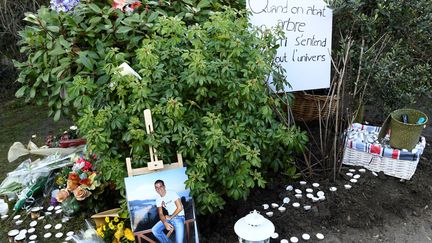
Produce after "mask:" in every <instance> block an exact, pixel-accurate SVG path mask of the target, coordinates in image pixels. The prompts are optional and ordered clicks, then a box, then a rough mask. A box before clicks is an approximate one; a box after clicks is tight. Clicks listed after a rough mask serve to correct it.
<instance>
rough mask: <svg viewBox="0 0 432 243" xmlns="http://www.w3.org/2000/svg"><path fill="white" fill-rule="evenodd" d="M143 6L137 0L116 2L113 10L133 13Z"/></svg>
mask: <svg viewBox="0 0 432 243" xmlns="http://www.w3.org/2000/svg"><path fill="white" fill-rule="evenodd" d="M141 5H142V4H141V2H140V1H136V0H114V2H113V8H115V9H120V10H121V11H126V12H132V11H134V10H135V9H136V8H139V7H140V6H141Z"/></svg>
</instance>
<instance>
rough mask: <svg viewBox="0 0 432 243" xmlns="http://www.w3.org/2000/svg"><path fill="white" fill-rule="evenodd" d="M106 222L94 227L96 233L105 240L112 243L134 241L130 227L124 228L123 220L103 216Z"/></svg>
mask: <svg viewBox="0 0 432 243" xmlns="http://www.w3.org/2000/svg"><path fill="white" fill-rule="evenodd" d="M105 222H106V224H104V225H102V226H100V227H99V228H97V229H96V232H97V234H98V235H99V236H100V237H101V238H102V239H103V240H104V241H105V242H112V243H126V242H135V236H134V234H133V232H132V230H131V229H130V228H125V226H124V220H121V219H119V217H114V219H112V220H110V218H109V217H105Z"/></svg>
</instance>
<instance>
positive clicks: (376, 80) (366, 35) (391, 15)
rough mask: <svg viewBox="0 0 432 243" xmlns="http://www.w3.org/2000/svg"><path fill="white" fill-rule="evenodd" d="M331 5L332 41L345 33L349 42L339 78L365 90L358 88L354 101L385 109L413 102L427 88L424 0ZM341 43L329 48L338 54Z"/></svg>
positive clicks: (429, 8) (429, 60) (429, 18)
mask: <svg viewBox="0 0 432 243" xmlns="http://www.w3.org/2000/svg"><path fill="white" fill-rule="evenodd" d="M331 4H332V5H334V8H335V10H334V26H333V27H334V36H333V39H334V43H339V41H340V40H341V37H342V38H345V37H348V36H349V37H350V38H351V40H353V41H354V44H353V46H352V48H351V55H350V58H349V61H350V62H349V64H348V69H347V70H348V72H347V73H346V74H345V75H346V78H347V81H346V82H345V83H346V84H347V85H348V86H349V87H350V90H351V91H352V90H353V89H354V88H352V87H353V86H355V85H357V87H358V88H359V89H360V90H364V91H365V92H364V93H363V94H364V96H363V94H361V93H358V94H359V96H358V97H355V98H356V99H358V100H360V101H359V102H360V103H366V104H368V105H372V106H374V110H376V112H377V113H384V114H388V113H389V112H390V111H392V110H395V109H398V108H402V107H404V106H413V105H414V104H415V103H419V99H424V98H425V97H424V96H423V95H424V94H430V93H431V91H432V85H431V81H430V80H431V73H432V69H431V65H432V42H431V39H430V37H431V36H432V28H430V26H431V24H432V14H431V12H432V5H431V4H430V2H429V1H427V0H420V1H386V0H379V1H340V0H335V1H331ZM342 47H343V45H341V44H339V45H335V46H334V47H333V52H334V55H333V57H334V58H336V59H337V57H336V56H337V55H339V56H341V55H340V54H341V53H342V52H340V51H341V48H342ZM362 50H363V52H362ZM338 53H339V54H338ZM357 78H358V80H357ZM364 87H365V89H363V88H364Z"/></svg>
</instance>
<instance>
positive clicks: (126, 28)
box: [116, 26, 132, 34]
mask: <svg viewBox="0 0 432 243" xmlns="http://www.w3.org/2000/svg"><path fill="white" fill-rule="evenodd" d="M131 30H132V28H131V27H129V26H120V27H119V28H118V29H117V32H116V33H118V34H126V33H127V32H129V31H131Z"/></svg>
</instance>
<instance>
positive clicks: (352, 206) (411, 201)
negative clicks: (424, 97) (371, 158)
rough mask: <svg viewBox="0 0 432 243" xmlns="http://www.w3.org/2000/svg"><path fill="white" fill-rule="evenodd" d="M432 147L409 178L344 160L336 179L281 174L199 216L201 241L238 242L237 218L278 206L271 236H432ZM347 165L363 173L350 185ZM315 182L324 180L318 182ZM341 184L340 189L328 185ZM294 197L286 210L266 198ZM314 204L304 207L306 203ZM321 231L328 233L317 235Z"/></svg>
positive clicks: (345, 238)
mask: <svg viewBox="0 0 432 243" xmlns="http://www.w3.org/2000/svg"><path fill="white" fill-rule="evenodd" d="M431 131H432V129H430V128H428V129H427V131H426V132H425V133H426V134H423V135H426V140H427V141H432V140H431V139H432V136H431ZM431 158H432V151H431V149H430V143H429V142H428V143H427V146H426V149H425V151H424V153H423V155H422V157H421V159H420V162H419V164H418V166H417V170H416V173H415V174H414V176H413V177H412V178H411V180H409V181H401V180H400V179H398V178H395V177H390V176H386V175H384V174H383V173H378V175H377V176H375V175H373V174H372V173H371V172H370V171H368V170H366V172H365V173H360V172H358V169H360V168H359V167H351V166H344V167H342V170H341V172H340V173H339V175H338V178H337V180H336V182H334V183H333V182H330V181H329V180H313V179H309V180H308V181H307V182H308V184H307V185H305V186H302V185H300V184H299V183H298V182H295V183H289V181H288V179H287V178H284V177H282V176H276V178H274V180H273V183H269V185H267V188H266V189H263V190H256V191H254V192H252V193H251V195H250V197H249V198H248V200H247V201H229V202H228V203H227V205H226V206H225V209H224V210H223V211H221V212H218V213H216V214H213V215H206V216H199V217H198V224H199V228H200V235H201V241H202V242H238V239H237V236H236V235H235V233H234V230H233V229H234V224H235V222H236V221H237V220H238V219H240V218H241V217H244V216H245V215H246V214H248V213H249V212H250V211H252V210H254V209H256V210H258V211H260V212H261V214H263V215H264V214H265V212H268V211H273V212H274V216H273V217H271V218H269V219H270V220H271V221H272V222H273V223H274V225H275V227H276V232H277V233H278V234H279V237H278V238H277V239H275V240H272V242H280V240H282V239H288V240H289V239H290V237H292V236H295V237H297V238H299V239H300V241H299V242H306V241H304V240H302V239H301V236H302V234H304V233H308V234H310V235H311V239H310V240H308V241H307V242H343V243H345V242H432V228H431V225H432V224H431V223H432V217H431V216H432V211H431V207H432V203H431V199H432V166H431V163H430V159H431ZM348 169H356V172H354V174H360V176H361V177H360V178H359V180H358V182H357V183H355V184H352V183H351V184H352V185H353V187H352V188H351V189H350V190H346V189H344V184H347V183H349V179H351V178H350V177H348V176H346V173H347V172H348ZM312 183H319V184H320V186H319V188H313V187H312ZM287 185H293V187H294V188H299V189H301V190H302V191H303V197H302V198H301V199H296V198H295V197H294V194H295V193H294V192H290V191H287V190H286V186H287ZM332 186H335V187H337V191H336V192H330V191H329V188H330V187H332ZM306 188H313V189H314V194H316V192H317V191H318V190H322V191H324V192H325V195H326V200H324V201H320V202H317V203H312V202H311V200H310V199H308V198H306V197H305V196H304V195H305V189H306ZM287 196H288V197H289V198H290V199H291V201H290V203H289V205H286V207H287V210H286V212H284V213H280V212H279V211H278V210H277V208H275V209H272V208H271V207H270V209H268V210H264V209H263V207H262V206H261V205H262V204H271V203H278V204H279V205H281V204H282V200H283V198H284V197H287ZM293 202H299V203H300V204H301V207H300V208H294V207H293V206H292V203H293ZM306 204H307V205H311V206H312V208H311V209H310V210H308V211H305V210H304V209H303V208H302V206H303V205H306ZM316 233H322V234H324V235H325V238H324V240H318V239H317V238H316V237H315V235H316Z"/></svg>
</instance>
